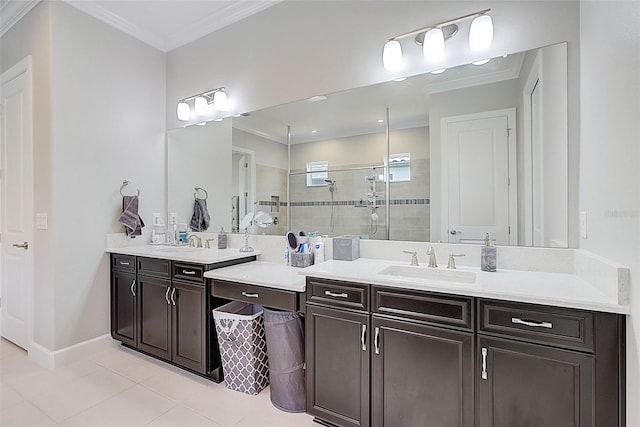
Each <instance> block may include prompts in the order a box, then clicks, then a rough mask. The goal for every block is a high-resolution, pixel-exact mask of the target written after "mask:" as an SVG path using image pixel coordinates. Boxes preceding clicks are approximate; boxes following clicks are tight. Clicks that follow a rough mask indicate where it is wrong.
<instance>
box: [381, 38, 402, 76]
mask: <svg viewBox="0 0 640 427" xmlns="http://www.w3.org/2000/svg"><path fill="white" fill-rule="evenodd" d="M382 65H384V68H385V69H386V70H387V71H396V70H399V69H401V68H402V46H400V42H399V41H398V40H389V41H388V42H386V43H385V44H384V48H383V49H382Z"/></svg>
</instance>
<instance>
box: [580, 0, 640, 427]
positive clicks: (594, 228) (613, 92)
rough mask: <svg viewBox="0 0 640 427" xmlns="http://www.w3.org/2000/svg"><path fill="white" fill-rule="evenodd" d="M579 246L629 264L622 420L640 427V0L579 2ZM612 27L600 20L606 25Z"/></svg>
mask: <svg viewBox="0 0 640 427" xmlns="http://www.w3.org/2000/svg"><path fill="white" fill-rule="evenodd" d="M580 21H581V22H580V26H581V29H580V33H581V34H580V40H581V46H580V65H581V66H580V73H581V76H580V86H581V87H580V111H581V118H580V136H581V137H580V210H581V211H584V212H586V213H587V234H588V238H587V239H586V240H585V239H581V240H580V247H581V248H582V249H586V250H588V251H591V252H594V253H597V254H599V255H602V256H604V257H607V258H610V259H613V260H616V261H618V262H620V263H622V264H625V265H627V266H629V267H630V268H631V313H632V315H631V317H630V318H628V319H629V321H628V322H627V328H628V330H627V413H628V417H627V426H630V427H631V426H633V427H638V426H640V407H639V406H638V402H640V168H639V167H638V165H639V164H640V144H639V143H638V142H639V141H640V121H639V118H640V72H639V70H640V25H639V23H640V3H639V2H637V1H607V2H600V1H598V2H594V1H583V2H581V6H580ZM605 22H606V23H610V24H611V25H603V23H605Z"/></svg>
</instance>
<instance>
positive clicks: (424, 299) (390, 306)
mask: <svg viewBox="0 0 640 427" xmlns="http://www.w3.org/2000/svg"><path fill="white" fill-rule="evenodd" d="M371 292H372V299H371V305H372V307H371V311H372V312H373V313H378V314H384V315H389V316H394V317H402V318H410V319H413V320H417V321H420V322H425V323H430V324H439V325H449V326H457V327H461V328H464V329H468V330H472V329H473V299H472V298H471V297H456V296H449V295H441V294H437V293H430V292H421V291H413V290H405V289H396V288H385V287H379V286H373V287H372V291H371Z"/></svg>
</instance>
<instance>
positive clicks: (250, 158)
mask: <svg viewBox="0 0 640 427" xmlns="http://www.w3.org/2000/svg"><path fill="white" fill-rule="evenodd" d="M235 153H239V154H243V155H245V156H246V158H247V164H248V165H249V166H248V169H249V175H250V176H249V182H248V186H247V187H248V190H247V193H249V194H248V195H247V211H246V212H245V215H246V214H248V213H249V212H253V213H254V215H255V213H256V209H257V206H256V204H257V203H258V200H257V196H256V153H255V151H253V150H249V149H246V148H242V147H238V146H235V145H233V146H232V147H231V155H232V156H233V154H235ZM242 218H243V215H240V218H239V221H242Z"/></svg>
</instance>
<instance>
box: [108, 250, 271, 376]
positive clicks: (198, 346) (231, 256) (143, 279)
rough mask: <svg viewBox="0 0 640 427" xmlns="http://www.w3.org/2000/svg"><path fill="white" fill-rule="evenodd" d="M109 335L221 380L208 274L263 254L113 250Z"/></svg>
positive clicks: (219, 302) (217, 301)
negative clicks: (206, 273)
mask: <svg viewBox="0 0 640 427" xmlns="http://www.w3.org/2000/svg"><path fill="white" fill-rule="evenodd" d="M107 251H108V252H111V255H110V260H111V336H112V337H113V338H114V339H116V340H118V341H120V342H121V343H122V345H125V346H127V347H129V348H132V349H134V350H137V351H140V352H143V353H146V354H149V355H151V356H154V357H156V358H158V359H161V360H163V361H166V362H168V363H171V364H173V365H176V366H179V367H181V368H184V369H187V370H189V371H191V372H194V373H196V374H198V375H201V376H204V377H207V378H209V379H211V380H213V381H215V382H221V381H222V379H223V375H222V367H221V362H220V354H219V350H218V344H217V338H216V331H215V326H214V324H213V318H212V315H211V310H212V309H214V308H216V307H218V306H220V305H222V304H224V303H226V302H228V301H227V300H225V299H221V298H215V297H212V296H211V289H210V285H209V284H208V283H207V281H206V280H205V278H204V273H205V272H206V271H209V270H212V269H217V268H222V267H227V266H230V265H236V264H241V263H245V262H249V261H254V260H255V259H256V255H257V254H259V252H253V253H241V252H239V251H238V250H237V249H227V250H217V249H211V250H209V249H196V248H186V247H179V248H170V247H154V246H138V247H125V248H110V249H108V250H107Z"/></svg>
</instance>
